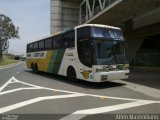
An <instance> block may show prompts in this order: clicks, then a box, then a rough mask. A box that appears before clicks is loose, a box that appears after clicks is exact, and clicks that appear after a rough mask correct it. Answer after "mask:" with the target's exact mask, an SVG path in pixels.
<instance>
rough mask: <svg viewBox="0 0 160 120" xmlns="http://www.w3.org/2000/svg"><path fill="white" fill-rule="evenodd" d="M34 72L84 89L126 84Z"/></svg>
mask: <svg viewBox="0 0 160 120" xmlns="http://www.w3.org/2000/svg"><path fill="white" fill-rule="evenodd" d="M25 71H26V72H29V73H31V74H35V73H33V72H32V71H31V70H25ZM36 74H37V75H40V76H42V77H45V78H49V79H52V80H53V81H54V80H55V81H59V82H63V83H66V84H71V85H74V86H78V87H82V88H86V89H106V88H113V87H120V86H124V85H126V84H122V83H117V82H110V81H107V82H101V83H94V82H88V81H84V80H79V79H76V80H73V81H71V80H68V78H67V77H64V76H60V75H55V74H51V73H45V72H38V73H36Z"/></svg>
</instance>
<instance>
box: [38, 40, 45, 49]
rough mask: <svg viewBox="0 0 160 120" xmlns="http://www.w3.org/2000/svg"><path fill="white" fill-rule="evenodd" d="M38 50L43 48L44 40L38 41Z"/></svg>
mask: <svg viewBox="0 0 160 120" xmlns="http://www.w3.org/2000/svg"><path fill="white" fill-rule="evenodd" d="M38 46H39V50H40V51H41V50H44V40H41V41H39V42H38Z"/></svg>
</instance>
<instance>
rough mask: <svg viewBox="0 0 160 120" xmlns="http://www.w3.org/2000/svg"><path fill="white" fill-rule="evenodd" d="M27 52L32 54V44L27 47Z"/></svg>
mask: <svg viewBox="0 0 160 120" xmlns="http://www.w3.org/2000/svg"><path fill="white" fill-rule="evenodd" d="M28 52H33V43H31V44H29V45H28Z"/></svg>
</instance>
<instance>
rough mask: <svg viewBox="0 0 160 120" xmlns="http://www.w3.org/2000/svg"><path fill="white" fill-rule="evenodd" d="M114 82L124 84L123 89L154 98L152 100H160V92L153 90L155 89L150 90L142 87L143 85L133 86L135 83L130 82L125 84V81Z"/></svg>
mask: <svg viewBox="0 0 160 120" xmlns="http://www.w3.org/2000/svg"><path fill="white" fill-rule="evenodd" d="M116 82H120V83H123V84H126V85H125V86H124V87H126V88H128V89H131V90H134V91H137V92H140V93H143V94H145V95H148V96H151V97H154V98H160V94H159V93H160V90H159V89H155V88H150V87H147V86H143V85H139V84H135V83H131V82H126V81H122V80H116Z"/></svg>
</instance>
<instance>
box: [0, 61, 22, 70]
mask: <svg viewBox="0 0 160 120" xmlns="http://www.w3.org/2000/svg"><path fill="white" fill-rule="evenodd" d="M22 63H23V62H18V63H15V64H11V65H5V66H1V67H0V70H2V69H5V68H10V67H14V66H17V65H20V64H22Z"/></svg>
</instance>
